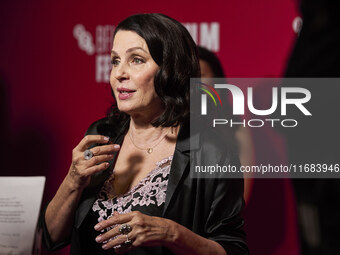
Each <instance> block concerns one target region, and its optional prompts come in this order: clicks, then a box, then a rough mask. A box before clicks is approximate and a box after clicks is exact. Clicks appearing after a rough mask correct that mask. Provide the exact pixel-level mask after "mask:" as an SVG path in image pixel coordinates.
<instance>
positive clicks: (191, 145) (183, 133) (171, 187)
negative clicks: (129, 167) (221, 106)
mask: <svg viewBox="0 0 340 255" xmlns="http://www.w3.org/2000/svg"><path fill="white" fill-rule="evenodd" d="M198 148H199V139H198V137H197V136H196V135H194V136H193V137H190V124H189V123H188V122H187V123H184V124H183V126H182V127H181V129H180V131H179V134H178V138H177V143H176V148H175V153H174V156H173V158H172V163H171V169H170V175H169V181H168V188H167V191H166V198H165V204H164V209H163V214H162V216H163V217H164V215H165V214H166V212H167V210H168V208H169V206H170V204H171V200H172V198H173V197H174V195H175V193H176V189H177V188H178V186H179V185H180V182H181V179H182V178H183V176H185V175H187V174H189V173H188V172H189V168H190V167H189V163H190V149H191V150H196V149H198Z"/></svg>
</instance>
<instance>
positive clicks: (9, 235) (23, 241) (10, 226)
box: [0, 176, 45, 255]
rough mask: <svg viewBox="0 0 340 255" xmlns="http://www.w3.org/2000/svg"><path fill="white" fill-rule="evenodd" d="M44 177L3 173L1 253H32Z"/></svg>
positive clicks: (0, 222) (0, 229) (1, 189)
mask: <svg viewBox="0 0 340 255" xmlns="http://www.w3.org/2000/svg"><path fill="white" fill-rule="evenodd" d="M44 185H45V177H42V176H39V177H0V254H12V255H21V254H31V251H32V247H33V241H34V235H35V230H36V226H37V221H38V215H39V211H40V204H41V200H42V196H43V191H44Z"/></svg>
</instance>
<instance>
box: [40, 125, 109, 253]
mask: <svg viewBox="0 0 340 255" xmlns="http://www.w3.org/2000/svg"><path fill="white" fill-rule="evenodd" d="M90 134H91V135H97V134H102V135H108V136H110V137H112V136H113V135H114V134H111V133H110V127H109V126H108V124H107V119H106V118H104V119H100V120H98V121H96V122H94V123H92V124H91V125H90V127H89V128H88V129H87V131H86V133H85V136H86V135H90ZM104 172H105V174H106V171H104ZM99 175H103V174H102V173H99V174H97V175H96V176H94V177H95V178H92V179H93V180H92V179H91V184H90V186H91V187H93V186H95V185H99V184H98V183H100V182H101V179H102V178H103V177H102V176H99ZM82 199H83V197H82ZM82 199H81V200H80V201H82ZM47 206H48V204H47V205H46V206H45V207H44V209H43V210H42V212H41V214H40V217H39V223H38V224H39V225H38V227H39V228H40V229H41V230H42V243H43V245H44V247H45V248H46V249H47V250H49V251H56V250H59V249H61V248H63V247H65V246H67V245H68V244H70V242H71V236H70V237H69V238H67V239H66V240H64V241H62V242H58V243H53V242H52V240H51V237H50V234H49V232H48V229H47V226H46V222H45V212H46V209H47ZM72 228H74V226H72Z"/></svg>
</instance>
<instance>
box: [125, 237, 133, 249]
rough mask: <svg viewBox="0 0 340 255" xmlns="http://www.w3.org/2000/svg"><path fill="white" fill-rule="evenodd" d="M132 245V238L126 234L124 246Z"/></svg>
mask: <svg viewBox="0 0 340 255" xmlns="http://www.w3.org/2000/svg"><path fill="white" fill-rule="evenodd" d="M131 245H132V240H130V239H129V237H128V235H126V241H125V242H124V243H123V246H126V247H129V246H131Z"/></svg>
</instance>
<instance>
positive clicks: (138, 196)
mask: <svg viewBox="0 0 340 255" xmlns="http://www.w3.org/2000/svg"><path fill="white" fill-rule="evenodd" d="M171 162H172V156H169V157H167V158H165V159H163V160H161V161H159V162H157V163H156V168H155V169H153V170H152V171H151V172H149V174H148V175H147V176H146V177H144V178H143V179H142V180H141V181H140V182H139V183H138V184H137V185H136V186H134V187H133V188H132V189H131V190H130V191H128V192H127V193H125V194H124V195H120V196H116V197H113V198H110V196H112V194H113V190H112V179H113V174H112V175H111V177H110V178H109V179H108V180H107V181H106V182H105V183H104V185H103V187H102V189H101V191H100V193H99V196H98V199H97V200H96V201H95V203H94V204H93V206H92V210H93V211H94V212H98V214H99V217H98V222H101V221H103V220H106V219H108V218H110V217H112V216H113V213H114V212H118V213H119V214H122V213H128V212H131V209H132V208H133V207H135V206H150V205H153V206H157V207H159V206H161V205H162V204H164V202H165V197H166V189H167V186H168V175H169V173H170V166H171ZM113 227H114V226H111V227H110V228H108V229H107V231H108V230H110V229H112V228H113Z"/></svg>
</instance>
